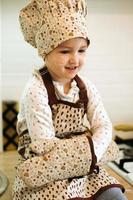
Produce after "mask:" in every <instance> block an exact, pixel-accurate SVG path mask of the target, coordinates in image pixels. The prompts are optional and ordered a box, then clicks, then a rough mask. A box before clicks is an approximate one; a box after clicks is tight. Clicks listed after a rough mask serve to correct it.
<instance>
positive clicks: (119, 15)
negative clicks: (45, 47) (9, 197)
mask: <svg viewBox="0 0 133 200" xmlns="http://www.w3.org/2000/svg"><path fill="white" fill-rule="evenodd" d="M28 2H29V1H28V0H11V1H10V0H2V84H3V85H2V89H3V90H2V99H16V100H18V99H19V97H20V94H21V92H22V90H23V87H24V85H25V82H26V80H27V79H28V77H29V75H30V73H31V71H32V69H33V67H35V66H36V65H38V64H39V65H40V64H42V60H41V59H40V58H39V57H38V56H37V52H36V50H35V49H33V48H32V47H31V46H30V45H28V44H27V43H26V42H24V40H23V36H22V34H21V32H20V29H19V23H18V13H19V10H20V9H21V8H22V7H23V6H24V5H25V4H26V3H28ZM88 8H89V10H88V11H89V15H88V18H87V22H88V29H89V33H90V40H91V45H90V48H89V51H88V56H87V64H86V68H85V69H84V70H83V74H85V75H87V76H88V78H89V79H90V80H92V81H93V82H94V83H95V84H96V86H97V88H98V90H99V91H100V93H101V95H102V98H103V101H104V105H105V107H106V109H107V111H108V113H109V115H110V117H111V120H112V122H113V123H117V122H133V111H132V110H133V87H132V85H133V59H132V58H133V37H132V36H133V1H132V0H126V1H125V0H110V1H106V0H88Z"/></svg>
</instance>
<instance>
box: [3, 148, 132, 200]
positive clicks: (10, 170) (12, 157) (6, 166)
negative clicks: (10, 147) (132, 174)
mask: <svg viewBox="0 0 133 200" xmlns="http://www.w3.org/2000/svg"><path fill="white" fill-rule="evenodd" d="M17 159H18V153H17V151H8V152H3V153H0V170H1V171H2V172H3V173H4V174H6V175H7V177H8V179H9V185H8V188H7V190H6V192H5V193H4V194H3V195H2V196H1V197H0V200H11V188H12V183H13V180H14V177H15V165H16V163H17ZM105 168H106V169H107V171H108V172H109V173H110V174H111V175H112V176H114V177H116V178H117V180H118V181H119V182H120V183H121V184H122V185H124V187H125V189H126V192H125V194H126V196H127V198H128V200H132V199H133V187H132V186H131V185H130V184H129V183H127V182H126V181H125V180H124V179H123V178H122V177H120V176H119V175H118V174H116V172H114V171H113V170H112V169H110V168H108V167H105Z"/></svg>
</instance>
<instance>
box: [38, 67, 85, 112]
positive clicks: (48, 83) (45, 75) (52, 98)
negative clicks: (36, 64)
mask: <svg viewBox="0 0 133 200" xmlns="http://www.w3.org/2000/svg"><path fill="white" fill-rule="evenodd" d="M39 72H40V74H41V76H42V79H43V82H44V85H45V87H46V89H47V92H48V98H49V105H50V106H52V105H53V104H57V103H59V102H63V101H61V100H58V99H57V97H56V94H55V89H54V85H53V82H52V78H51V75H50V73H49V72H48V70H47V68H46V67H43V68H41V69H40V70H39ZM74 79H75V81H76V82H77V86H78V87H79V89H80V91H79V100H78V102H76V104H79V103H83V104H84V108H85V112H86V111H87V104H88V97H87V90H86V86H85V84H84V82H83V81H82V80H81V78H80V77H79V76H78V75H76V76H75V78H74Z"/></svg>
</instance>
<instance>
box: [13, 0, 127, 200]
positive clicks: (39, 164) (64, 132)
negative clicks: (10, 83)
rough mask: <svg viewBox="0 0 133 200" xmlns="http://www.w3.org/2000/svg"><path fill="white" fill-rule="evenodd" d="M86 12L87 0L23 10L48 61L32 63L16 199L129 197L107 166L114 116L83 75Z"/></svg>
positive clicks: (28, 35) (28, 33)
mask: <svg viewBox="0 0 133 200" xmlns="http://www.w3.org/2000/svg"><path fill="white" fill-rule="evenodd" d="M85 16H86V4H85V2H84V0H75V1H74V0H73V1H71V0H49V1H48V0H47V1H46V0H34V1H32V2H31V3H30V4H28V5H27V6H26V7H25V8H23V9H22V10H21V11H20V24H21V29H22V32H23V34H24V37H25V40H26V41H27V42H29V43H30V44H31V45H32V46H34V47H35V48H37V49H38V53H39V55H40V56H41V57H42V58H43V59H44V60H45V66H44V67H43V68H41V69H39V70H35V71H34V73H33V76H32V77H31V79H30V80H29V82H28V84H27V86H26V88H25V91H24V93H23V96H22V100H21V106H20V112H19V115H18V122H17V131H18V135H19V147H18V152H19V153H20V155H21V157H20V163H19V164H18V167H17V175H16V178H15V183H14V186H13V199H14V200H28V199H32V200H37V199H38V200H40V199H43V200H44V199H45V200H63V199H65V200H68V199H73V200H76V199H88V200H92V199H96V200H104V199H106V200H112V199H113V200H126V197H125V196H124V194H123V193H122V191H124V188H123V186H122V185H120V184H119V183H118V182H117V180H115V178H113V177H111V176H110V175H109V174H108V173H107V172H106V171H105V170H104V169H103V168H102V167H101V165H102V162H103V160H104V159H105V158H106V159H105V160H108V159H107V156H105V155H106V152H107V149H108V148H109V145H110V143H111V140H112V127H111V122H110V120H109V118H108V116H107V113H106V111H105V110H104V107H103V104H102V101H101V98H100V96H99V94H98V92H97V90H96V88H95V86H94V85H93V84H92V83H91V82H90V81H88V80H86V79H85V78H81V77H79V76H78V75H77V74H78V72H79V71H80V70H81V69H82V68H83V66H84V62H85V56H86V51H87V48H88V46H89V43H90V42H89V38H88V33H87V28H86V22H85ZM85 116H86V118H87V120H88V123H89V127H87V126H86V125H85V124H84V119H85ZM108 152H110V151H108ZM110 156H111V155H110ZM106 162H107V161H106ZM103 163H104V162H103ZM47 166H49V167H47Z"/></svg>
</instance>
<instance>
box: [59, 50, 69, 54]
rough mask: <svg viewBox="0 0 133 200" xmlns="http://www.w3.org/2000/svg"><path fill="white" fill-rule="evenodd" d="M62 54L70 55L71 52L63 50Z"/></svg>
mask: <svg viewBox="0 0 133 200" xmlns="http://www.w3.org/2000/svg"><path fill="white" fill-rule="evenodd" d="M60 53H62V54H67V53H69V51H68V50H62V51H60Z"/></svg>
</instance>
